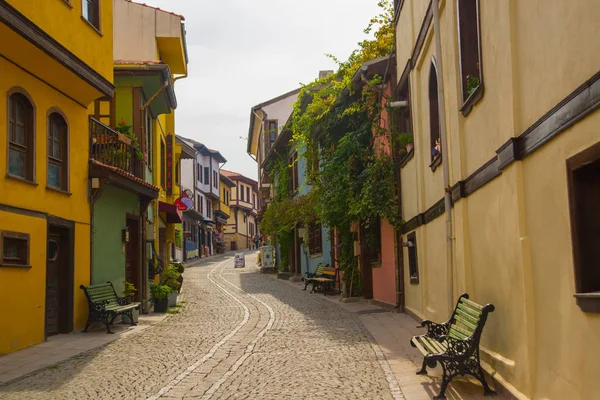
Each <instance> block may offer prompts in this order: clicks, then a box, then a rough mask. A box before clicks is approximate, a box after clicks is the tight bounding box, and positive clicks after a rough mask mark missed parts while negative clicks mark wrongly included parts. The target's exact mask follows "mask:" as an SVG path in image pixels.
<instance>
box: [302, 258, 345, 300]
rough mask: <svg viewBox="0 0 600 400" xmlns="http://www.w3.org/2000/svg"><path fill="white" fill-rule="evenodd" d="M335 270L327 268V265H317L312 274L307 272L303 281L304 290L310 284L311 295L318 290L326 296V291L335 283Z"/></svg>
mask: <svg viewBox="0 0 600 400" xmlns="http://www.w3.org/2000/svg"><path fill="white" fill-rule="evenodd" d="M336 273H337V270H336V269H335V268H329V264H319V265H318V266H317V269H316V270H315V272H314V273H310V272H307V273H306V274H305V275H306V276H305V277H304V278H303V279H304V289H303V290H306V288H307V286H308V285H310V284H312V290H311V291H310V292H311V293H313V292H315V291H317V290H320V291H322V292H323V293H325V294H327V289H328V288H329V286H330V285H331V284H332V283H335V276H336Z"/></svg>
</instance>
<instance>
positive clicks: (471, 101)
mask: <svg viewBox="0 0 600 400" xmlns="http://www.w3.org/2000/svg"><path fill="white" fill-rule="evenodd" d="M464 3H467V4H474V5H475V14H476V18H475V21H473V22H474V23H475V24H476V25H475V28H476V31H477V32H476V37H477V50H476V54H477V64H478V68H477V69H478V74H479V76H478V78H479V85H478V86H477V88H476V89H474V90H473V92H471V93H466V79H467V75H470V74H465V71H464V69H463V65H464V62H463V58H465V56H463V52H464V51H465V50H464V49H463V40H464V39H463V32H464V31H463V30H462V29H461V26H462V25H461V8H462V7H461V4H464ZM466 20H467V21H472V19H471V18H467V19H466ZM456 34H457V39H458V62H459V71H460V78H461V82H460V83H461V84H460V87H461V90H460V93H461V100H462V105H461V107H460V109H459V111H460V112H462V114H463V116H465V117H466V116H467V115H469V113H470V112H471V110H472V109H473V106H474V105H475V104H477V103H478V102H479V101H480V100H481V99H482V98H483V92H484V80H483V64H482V52H481V11H480V2H479V0H456Z"/></svg>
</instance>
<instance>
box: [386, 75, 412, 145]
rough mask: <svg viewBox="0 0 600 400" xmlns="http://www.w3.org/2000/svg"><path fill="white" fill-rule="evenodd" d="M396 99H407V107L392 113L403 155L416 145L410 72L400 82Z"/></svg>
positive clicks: (394, 127) (399, 108)
mask: <svg viewBox="0 0 600 400" xmlns="http://www.w3.org/2000/svg"><path fill="white" fill-rule="evenodd" d="M396 100H398V101H406V104H407V105H406V107H398V108H396V109H394V111H393V112H392V113H391V118H392V124H393V125H392V126H393V129H394V130H395V133H397V134H398V139H399V141H400V146H402V147H400V148H399V149H397V150H398V151H399V153H398V155H401V154H402V153H403V152H404V151H406V152H407V153H408V152H409V151H411V150H412V149H413V147H414V140H413V130H412V119H411V107H410V86H409V74H406V76H405V77H404V78H403V81H402V82H400V83H399V84H398V89H397V90H396Z"/></svg>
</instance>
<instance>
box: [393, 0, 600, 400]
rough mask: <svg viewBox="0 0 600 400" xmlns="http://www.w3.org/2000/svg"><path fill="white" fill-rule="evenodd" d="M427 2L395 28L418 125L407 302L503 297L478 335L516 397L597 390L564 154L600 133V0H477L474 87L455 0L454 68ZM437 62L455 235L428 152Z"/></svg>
mask: <svg viewBox="0 0 600 400" xmlns="http://www.w3.org/2000/svg"><path fill="white" fill-rule="evenodd" d="M429 4H430V3H429V2H426V1H416V0H414V1H404V2H402V5H401V8H400V9H399V15H398V21H397V30H396V34H397V49H396V50H397V51H396V57H397V74H398V83H399V86H402V85H403V84H404V83H408V85H409V86H410V98H409V102H410V115H411V120H412V121H411V122H412V132H413V135H414V152H412V153H409V155H408V156H407V158H406V159H405V160H404V161H403V163H401V164H402V165H403V168H402V169H401V186H402V215H403V218H404V220H405V221H407V222H406V224H405V226H404V229H403V233H404V236H403V241H404V242H406V241H408V240H409V236H408V235H414V237H411V238H412V239H411V240H412V241H413V242H414V245H415V248H416V252H415V253H414V254H416V261H417V266H418V268H417V270H416V271H415V270H414V268H411V265H410V257H411V256H410V255H409V248H404V253H403V259H404V263H403V272H404V281H405V282H406V283H405V290H404V293H405V294H404V296H405V297H404V300H405V305H406V309H407V310H408V311H409V312H412V313H414V314H416V315H417V316H419V317H423V318H427V319H431V320H435V321H444V320H446V319H447V317H448V315H449V312H450V308H451V306H452V304H451V299H454V301H455V299H456V298H457V297H458V295H459V294H460V293H463V292H468V293H469V294H470V295H471V297H472V298H473V299H474V300H475V301H477V302H481V303H492V304H494V306H495V307H496V311H495V312H494V313H493V314H491V315H490V317H489V318H488V322H487V325H486V327H485V329H484V334H483V337H482V347H481V350H482V351H481V353H482V361H483V363H482V364H483V367H484V369H485V370H486V371H487V372H488V373H490V374H492V376H493V377H494V378H495V379H496V380H497V381H498V382H499V383H500V384H502V385H503V386H504V387H505V388H506V389H507V390H509V391H510V392H511V393H513V394H514V395H515V396H517V397H519V398H532V399H541V398H549V399H564V398H581V399H583V398H593V397H594V396H595V395H596V392H597V389H596V388H595V376H597V375H598V373H599V372H600V361H598V360H597V358H596V357H590V355H591V354H597V353H598V352H600V333H599V332H600V317H599V314H598V313H597V312H591V311H590V310H589V309H588V310H585V309H584V307H580V306H578V301H579V302H580V301H581V300H578V299H576V298H575V297H574V295H575V294H576V293H577V292H578V287H577V286H578V285H577V279H578V276H577V274H576V271H577V269H576V268H575V265H574V254H575V252H576V249H577V248H578V246H579V244H578V243H574V241H575V240H576V239H574V236H573V234H572V231H574V230H575V229H576V227H574V225H573V224H574V220H573V219H572V215H571V214H570V204H571V207H573V203H572V202H571V203H570V200H569V196H570V195H571V196H572V195H573V188H569V184H568V182H569V181H568V179H569V176H570V175H569V171H568V170H567V160H570V159H572V158H573V157H575V156H579V155H581V154H582V152H584V151H585V150H587V149H591V148H592V146H593V145H596V144H597V143H598V141H599V138H600V136H599V135H598V129H597V127H598V125H599V123H600V113H599V112H598V111H597V107H598V104H599V103H598V93H599V92H598V90H599V89H598V87H599V74H598V66H599V65H600V54H599V53H598V52H595V51H590V49H591V48H593V46H594V45H598V44H599V43H598V40H599V36H598V22H597V15H598V13H599V12H600V4H598V3H595V2H587V1H575V2H566V1H562V2H555V3H553V4H552V6H549V5H548V4H547V3H545V2H542V1H537V0H534V1H527V2H503V3H502V2H479V1H478V2H476V4H477V10H476V15H478V17H479V25H478V30H479V35H478V36H479V46H478V52H479V53H480V54H479V55H478V58H477V61H478V62H477V68H478V69H479V71H481V72H480V75H479V77H478V79H479V81H478V86H477V88H474V90H473V92H472V93H471V94H469V95H468V96H466V95H465V93H464V90H465V84H464V81H463V77H462V75H461V62H463V63H464V62H465V61H464V60H465V58H464V57H465V56H464V52H463V50H461V47H460V46H461V45H460V43H461V42H460V29H461V26H462V25H459V21H460V17H459V13H458V12H457V7H458V6H457V3H456V2H449V1H445V2H442V4H441V7H440V36H441V44H442V56H441V57H442V61H443V71H439V61H438V59H439V55H436V54H435V41H434V38H433V23H432V22H431V21H432V18H431V13H432V10H431V6H429V8H428V5H429ZM532 15H535V16H536V17H535V18H531V16H532ZM566 32H568V34H566ZM465 43H466V42H465ZM596 47H597V46H596ZM574 60H576V62H575V61H574ZM407 65H408V66H407ZM432 68H433V69H434V71H435V73H433V72H432ZM438 73H443V81H444V87H443V93H444V101H445V109H444V111H445V114H444V115H445V120H446V135H447V143H448V148H447V154H442V157H444V158H446V159H445V160H443V162H447V163H448V172H449V182H448V186H449V187H450V188H451V190H452V197H453V207H452V209H451V213H450V215H449V217H450V218H451V222H452V232H451V245H450V246H451V247H450V248H449V247H448V246H449V245H448V242H447V240H446V238H447V235H446V219H447V216H446V214H444V213H443V212H444V206H443V196H444V180H443V163H442V164H441V165H439V166H438V167H437V168H435V166H434V165H433V164H432V156H431V154H432V148H433V147H434V146H435V145H434V144H433V143H431V138H432V136H431V134H430V132H431V130H432V126H431V122H430V121H432V120H433V119H432V118H431V115H430V114H431V113H430V111H431V107H432V102H431V101H430V96H429V95H428V94H429V93H430V90H431V82H432V80H431V76H432V75H433V76H435V74H438ZM437 82H439V79H438V80H437ZM465 98H466V99H465ZM436 102H437V100H436ZM441 134H442V135H444V133H443V132H441ZM574 210H576V211H575V212H581V210H577V208H575V209H574ZM589 218H593V214H590V217H589ZM574 244H576V245H575V246H574ZM449 250H450V251H449ZM411 272H412V273H411ZM415 272H416V276H412V277H411V275H414V274H415ZM414 278H417V279H414ZM411 282H412V283H411ZM587 296H588V298H590V299H592V300H590V301H593V296H592V295H587ZM580 297H581V296H580Z"/></svg>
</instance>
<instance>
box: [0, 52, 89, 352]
mask: <svg viewBox="0 0 600 400" xmlns="http://www.w3.org/2000/svg"><path fill="white" fill-rule="evenodd" d="M0 76H2V80H0V143H4V144H5V143H6V141H7V138H6V126H7V121H6V111H5V110H7V104H6V102H7V97H6V92H7V91H8V90H9V89H10V88H12V87H14V86H19V87H21V88H23V89H24V90H26V91H27V93H28V94H29V95H30V97H31V99H32V100H33V103H34V106H35V155H36V157H35V160H36V167H35V180H36V185H32V184H29V183H24V182H21V181H19V180H15V179H10V178H5V175H6V172H7V171H6V168H7V151H6V145H4V146H2V151H0V177H2V178H0V204H4V205H9V206H13V207H19V208H23V209H27V210H35V211H39V212H42V213H45V214H50V215H53V216H56V217H60V218H63V219H66V220H69V221H74V222H75V227H76V228H75V229H76V231H75V249H76V250H75V262H74V265H75V288H74V296H75V309H74V320H75V321H74V327H75V329H80V328H81V327H83V326H84V325H85V320H86V317H87V305H86V303H85V300H84V295H83V292H82V291H81V289H79V285H81V284H86V285H87V284H89V279H90V277H89V272H90V271H89V266H90V253H89V246H90V225H89V223H90V208H89V203H88V201H87V185H88V157H89V139H88V137H89V133H88V132H89V128H88V116H87V110H86V109H85V108H84V107H82V106H80V105H78V104H77V103H75V102H74V101H72V100H70V99H69V98H67V97H65V96H64V95H62V94H60V93H59V92H57V91H55V90H54V89H52V88H50V87H49V86H47V85H45V84H44V83H42V82H40V81H39V80H37V79H35V78H34V77H32V76H31V75H29V74H27V73H25V72H23V71H22V70H21V69H19V68H16V67H15V66H14V65H12V64H10V63H8V62H6V61H4V60H3V59H0ZM53 107H56V108H58V109H60V110H61V111H62V112H63V113H64V114H65V117H66V119H67V123H68V126H69V148H70V152H69V190H70V194H65V193H59V192H56V191H53V190H49V189H47V188H46V183H47V182H46V181H47V177H46V174H47V172H46V166H47V158H46V156H47V150H46V146H47V133H46V132H47V113H48V110H50V109H51V108H53ZM46 229H47V222H46V220H45V217H43V215H42V218H37V217H29V216H23V215H19V214H15V213H9V212H1V213H0V230H7V231H15V232H21V233H28V234H30V238H31V242H30V257H31V265H32V268H31V269H25V270H20V269H19V270H17V269H13V268H0V292H2V293H4V294H5V295H6V296H7V297H6V298H8V299H11V298H12V299H18V301H14V302H8V303H5V304H3V305H2V306H0V307H7V308H6V309H4V310H3V309H1V308H0V326H2V327H3V329H2V330H0V353H6V352H10V351H14V350H17V349H20V348H23V347H26V346H30V345H32V344H35V343H38V342H40V341H42V340H43V339H44V313H45V288H46Z"/></svg>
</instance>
